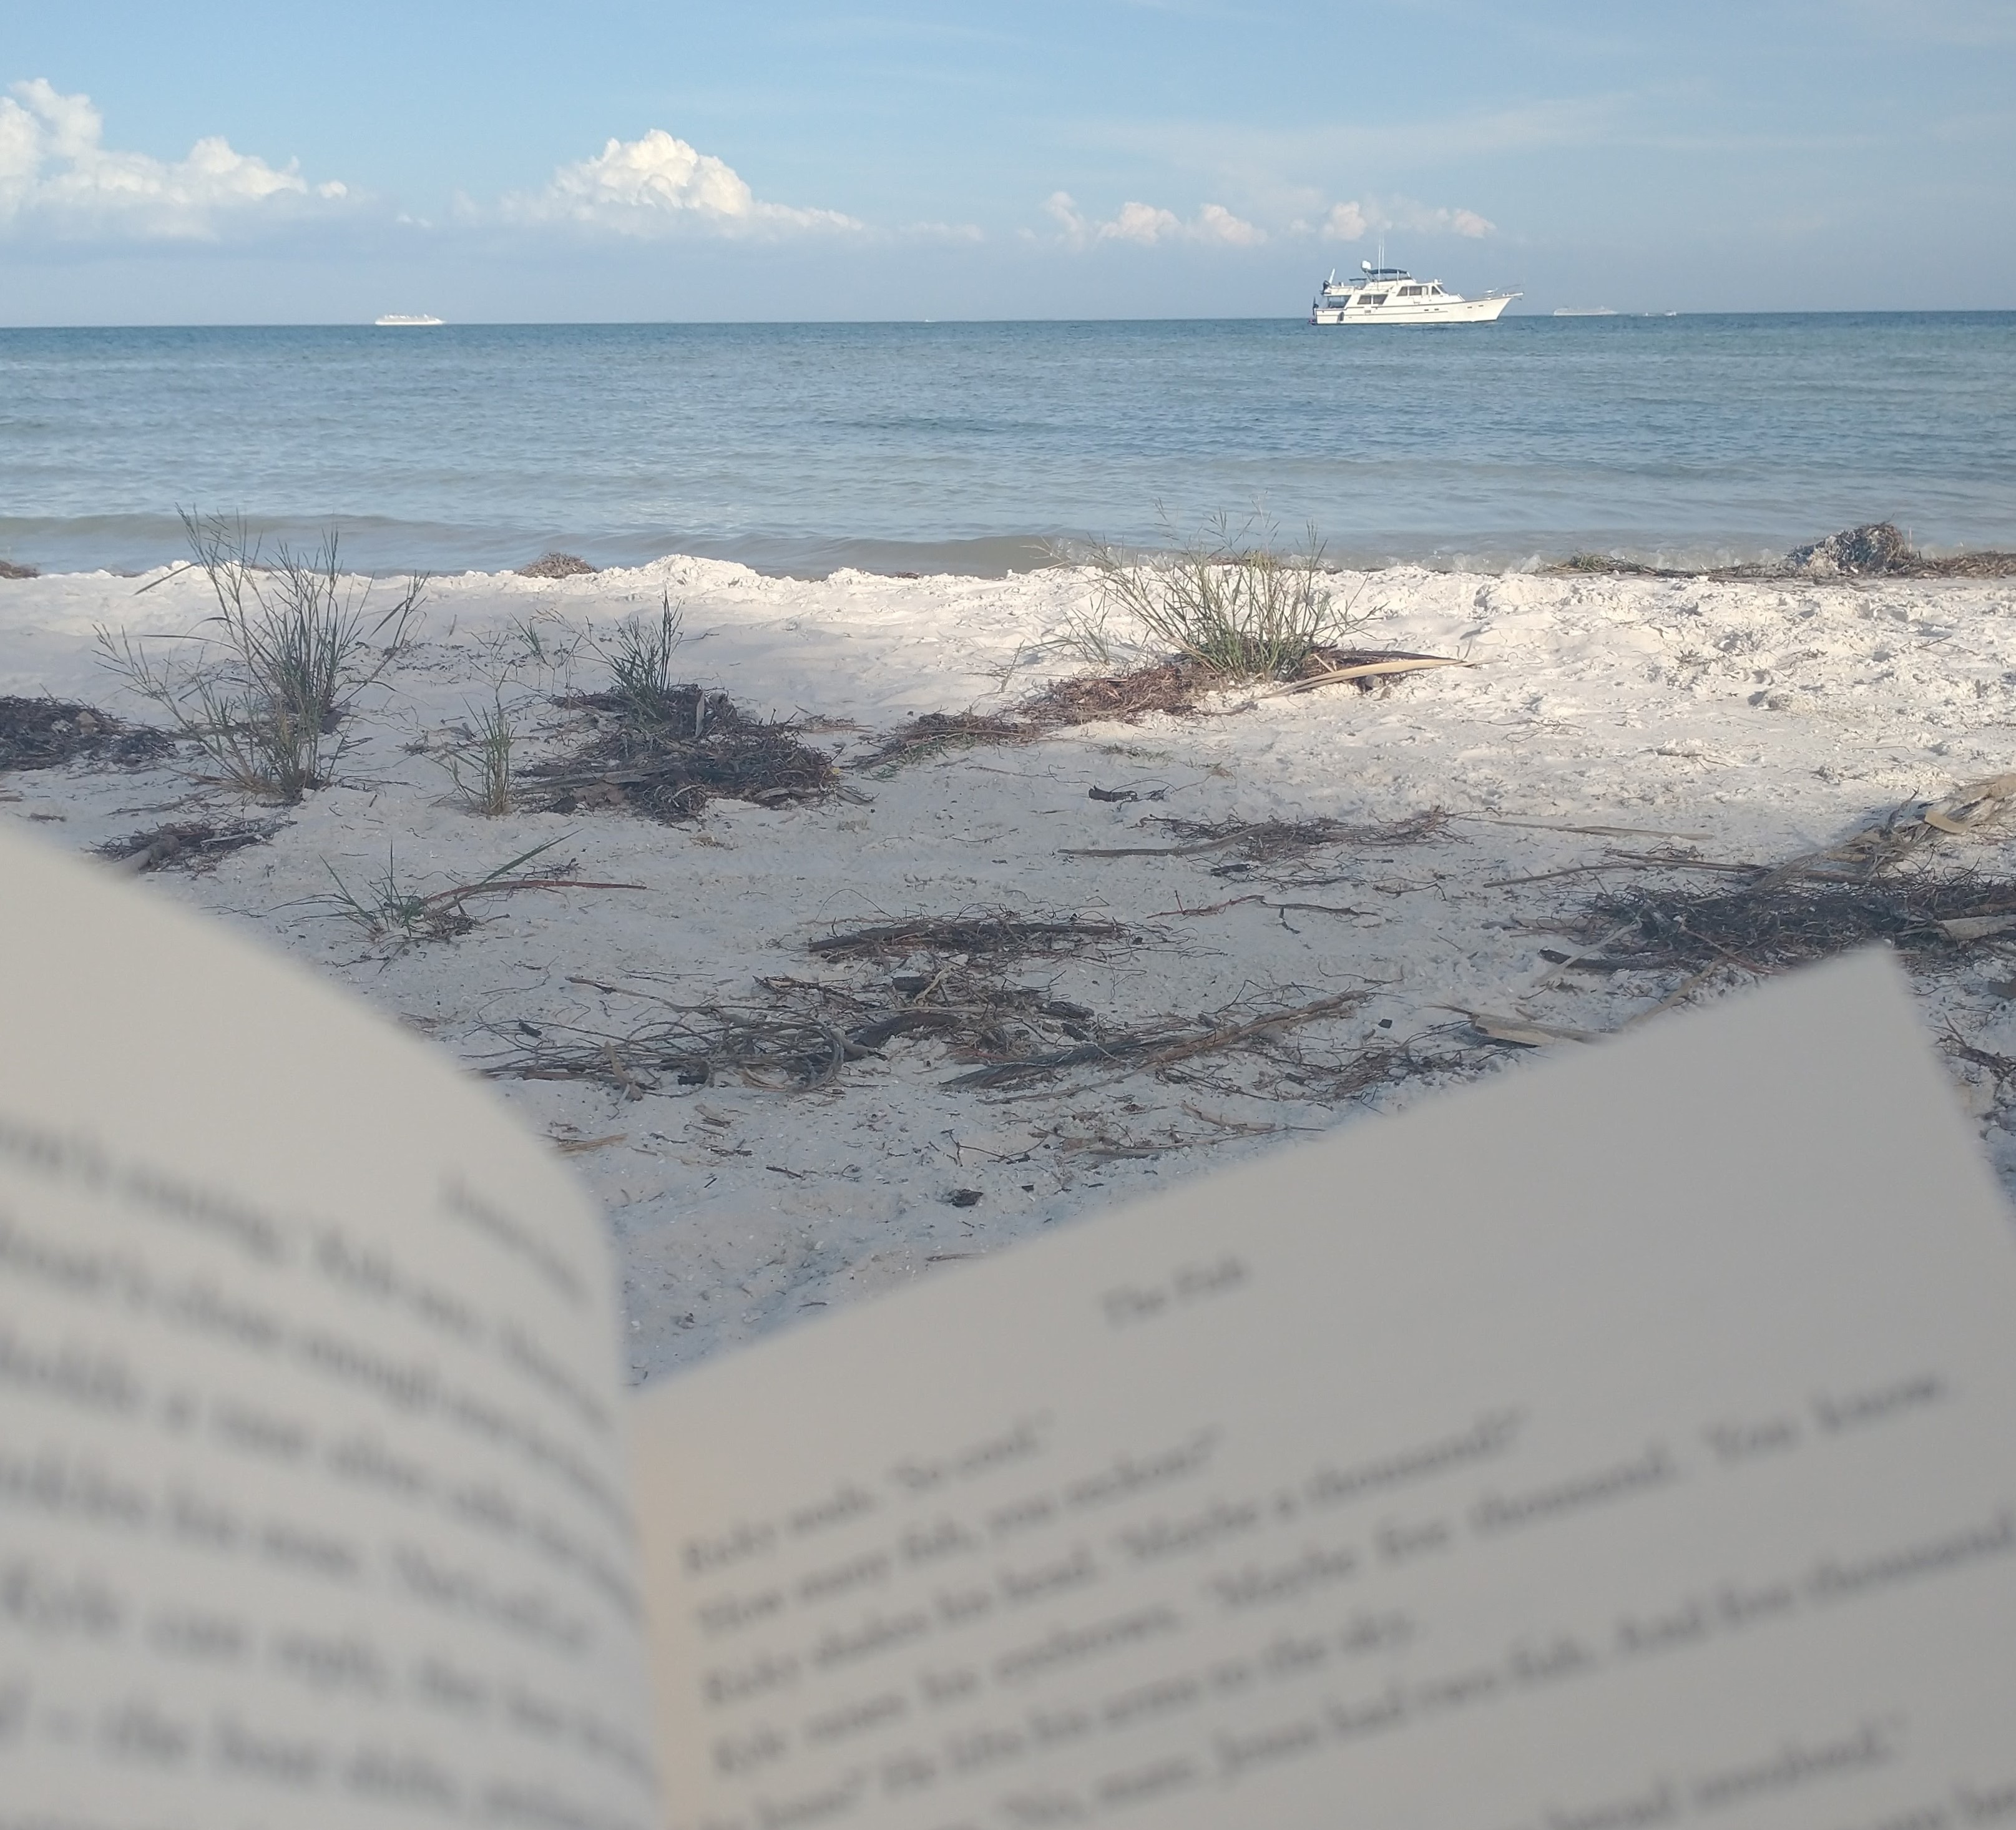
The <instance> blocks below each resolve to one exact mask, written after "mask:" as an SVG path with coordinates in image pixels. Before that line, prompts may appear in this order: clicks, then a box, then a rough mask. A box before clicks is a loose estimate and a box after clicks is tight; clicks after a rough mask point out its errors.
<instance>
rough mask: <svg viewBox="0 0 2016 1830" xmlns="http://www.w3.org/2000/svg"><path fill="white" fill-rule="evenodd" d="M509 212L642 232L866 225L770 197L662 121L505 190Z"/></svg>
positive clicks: (767, 231) (771, 231)
mask: <svg viewBox="0 0 2016 1830" xmlns="http://www.w3.org/2000/svg"><path fill="white" fill-rule="evenodd" d="M504 213H505V214H506V216H508V217H510V218H514V219H515V220H517V221H519V222H565V223H573V224H576V225H580V226H581V227H583V228H588V229H604V230H607V231H608V232H610V233H613V234H616V235H627V236H660V235H664V234H668V233H671V232H677V231H679V230H682V229H685V230H689V231H690V230H694V229H697V230H699V231H700V232H704V233H712V234H715V235H729V236H733V235H772V236H774V235H781V234H794V233H801V232H804V231H806V230H808V229H826V230H854V229H859V228H861V227H862V225H861V224H860V223H859V222H856V221H855V219H854V218H852V217H851V216H843V215H842V214H840V212H839V211H837V210H801V209H797V208H794V207H792V206H791V205H790V204H771V203H765V202H764V201H763V200H761V199H760V198H758V196H756V194H755V193H754V192H753V191H751V189H750V188H749V186H748V183H747V181H746V180H745V179H744V178H743V177H742V175H740V173H739V172H737V171H736V170H735V168H733V166H732V165H729V164H727V163H726V161H725V160H721V159H717V158H716V157H715V156H714V155H713V154H712V153H703V152H700V150H698V149H697V148H695V147H693V146H689V145H687V143H686V142H685V141H684V140H682V139H675V138H674V136H673V135H671V134H668V133H667V132H666V131H665V130H664V128H661V127H654V128H652V129H651V131H650V132H649V133H647V134H646V135H644V136H643V139H635V140H611V141H610V142H609V143H608V144H607V146H604V147H603V149H602V150H601V151H600V152H599V153H597V154H596V156H595V157H593V158H592V159H583V160H578V162H577V163H575V164H572V165H563V166H561V167H560V169H559V170H558V171H556V172H555V173H554V174H553V180H552V182H550V183H549V184H548V185H547V186H546V188H545V189H544V190H542V191H538V192H536V193H533V194H532V195H531V196H522V195H521V196H513V197H507V198H506V200H505V203H504Z"/></svg>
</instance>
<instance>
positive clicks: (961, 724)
mask: <svg viewBox="0 0 2016 1830" xmlns="http://www.w3.org/2000/svg"><path fill="white" fill-rule="evenodd" d="M1456 665H1460V663H1458V662H1456V661H1449V660H1446V659H1445V658H1443V657H1440V656H1437V655H1428V654H1402V653H1401V652H1399V651H1398V650H1383V649H1369V648H1334V647H1319V648H1314V649H1312V650H1310V651H1309V656H1308V658H1307V659H1306V661H1305V662H1304V663H1303V665H1302V668H1301V673H1300V675H1299V676H1293V675H1291V676H1290V677H1289V678H1287V679H1286V680H1285V681H1283V683H1280V685H1278V686H1276V687H1275V689H1274V690H1276V691H1277V692H1280V691H1287V692H1305V691H1309V690H1312V689H1313V688H1315V687H1318V686H1330V685H1349V686H1355V687H1356V688H1357V689H1358V690H1359V691H1361V692H1365V693H1370V692H1371V691H1372V690H1373V689H1374V688H1376V687H1377V686H1378V685H1379V684H1380V682H1381V679H1382V678H1384V677H1386V676H1388V675H1391V674H1395V673H1402V672H1416V671H1419V670H1421V669H1425V668H1436V667H1454V666H1456ZM1230 684H1232V683H1231V682H1230V681H1229V679H1227V678H1226V676H1225V675H1222V674H1220V673H1218V672H1215V671H1214V670H1213V669H1212V668H1210V667H1208V666H1207V665H1205V664H1204V662H1202V661H1198V660H1196V659H1194V658H1193V657H1189V656H1181V657H1177V658H1175V659H1174V660H1170V661H1154V662H1152V663H1150V665H1147V666H1146V667H1138V668H1131V669H1129V671H1128V672H1124V673H1112V674H1079V675H1075V676H1073V677H1072V678H1071V679H1061V680H1057V681H1054V682H1053V683H1051V684H1050V685H1049V686H1046V687H1044V688H1043V689H1042V691H1041V692H1039V693H1035V695H1034V696H1033V697H1030V698H1028V699H1025V700H1024V701H1022V702H1021V704H1019V705H1017V706H1016V707H1015V708H1013V710H1012V711H1007V712H948V711H927V712H925V713H923V715H921V716H920V717H917V718H914V719H912V720H911V721H910V722H909V723H908V724H906V725H902V726H898V728H897V729H895V730H894V731H891V733H889V735H888V736H887V737H886V738H885V739H884V740H883V742H882V743H881V744H880V746H879V747H877V748H876V749H874V750H873V751H870V752H869V754H868V755H866V756H864V757H862V758H859V760H858V761H857V762H855V765H854V766H855V768H857V769H873V768H883V769H887V768H892V767H896V766H901V765H902V764H903V763H905V762H922V761H923V760H925V759H927V758H930V757H934V756H941V755H945V754H946V753H947V752H948V751H953V750H969V749H971V748H973V747H974V746H976V745H977V744H1028V743H1033V742H1035V740H1036V739H1037V738H1039V737H1046V736H1047V735H1049V733H1051V732H1052V731H1060V730H1067V729H1071V727H1073V726H1077V725H1082V724H1094V723H1114V724H1132V723H1133V722H1135V721H1136V720H1137V719H1141V718H1144V717H1146V716H1147V715H1149V714H1150V713H1151V712H1163V713H1166V714H1168V715H1170V716H1172V717H1183V716H1186V715H1189V714H1190V713H1193V712H1195V711H1197V710H1198V709H1199V708H1201V706H1202V704H1203V703H1204V700H1205V699H1206V698H1207V697H1209V695H1210V694H1211V693H1219V692H1222V691H1224V690H1226V687H1227V686H1229V685H1230Z"/></svg>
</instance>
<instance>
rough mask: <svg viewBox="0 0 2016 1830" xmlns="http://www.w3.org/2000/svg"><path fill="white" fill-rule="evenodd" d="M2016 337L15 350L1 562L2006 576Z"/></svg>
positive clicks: (1920, 331)
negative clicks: (1217, 537)
mask: <svg viewBox="0 0 2016 1830" xmlns="http://www.w3.org/2000/svg"><path fill="white" fill-rule="evenodd" d="M2012 475H2016V313H2007V312H1990V313H1935V314H1910V313H1894V314H1852V313H1839V314H1827V315H1791V314H1787V315H1768V316H1746V317H1713V316H1698V317H1681V318H1674V319H1667V318H1658V319H1635V318H1603V319H1553V318H1545V317H1535V318H1525V319H1517V318H1508V319H1505V320H1503V321H1502V322H1500V323H1499V324H1497V325H1495V326H1478V327H1463V328H1456V327H1449V328H1439V329H1420V328H1384V329H1377V330H1312V329H1310V328H1309V326H1306V325H1304V324H1302V323H1301V322H1294V321H1287V322H1276V321H1255V322H1111V323H1093V324H1070V323H1024V324H935V325H803V326H790V325H785V326H776V325H760V326H758V325H749V326H743V325H632V326H603V325H597V326H448V327H446V328H445V329H441V330H427V331H425V332H405V331H387V330H376V329H374V328H372V327H369V326H362V327H337V328H326V329H290V328H275V329H215V330H186V329H167V330H0V557H5V558H9V559H12V560H16V561H17V562H23V563H27V564H35V565H38V566H40V567H43V568H44V569H45V570H77V569H86V568H92V567H109V568H112V569H115V570H138V569H140V568H142V567H147V566H150V565H153V564H160V563H161V562H162V561H164V560H169V559H172V558H175V557H179V556H180V555H181V553H182V550H183V542H182V534H181V530H180V528H179V526H178V524H177V521H176V519H175V510H176V509H177V507H178V506H197V507H200V508H203V509H206V510H225V511H228V512H234V513H243V514H244V515H245V516H246V517H247V519H248V521H250V524H251V525H252V526H253V528H254V529H255V531H260V532H261V533H264V534H265V535H268V537H277V538H285V539H296V540H300V539H312V538H314V537H315V535H317V534H318V532H319V531H320V530H321V529H322V528H324V527H326V525H327V524H329V523H330V522H332V521H334V522H337V523H339V524H340V526H341V528H342V531H343V536H344V546H345V550H346V554H347V557H348V559H349V560H351V562H352V563H354V564H358V565H362V566H369V567H379V568H405V567H423V568H426V569H430V570H434V571H459V570H462V569H464V568H469V567H481V568H490V569H494V568H497V567H506V566H511V565H516V564H521V563H522V562H524V560H527V559H529V558H531V557H533V556H534V555H535V554H536V553H538V552H540V551H541V550H542V549H545V548H548V547H553V546H559V547H563V548H567V549H571V550H574V551H578V552H581V553H584V554H585V555H586V556H587V557H589V558H590V559H592V560H596V561H597V562H599V563H602V564H622V563H633V562H636V561H639V560H645V559H648V558H651V557H656V556H657V555H659V554H661V553H667V552H671V551H682V552H689V553H703V554H707V555H712V556H715V557H725V558H733V559H740V560H745V561H747V563H749V564H753V565H755V566H757V567H759V568H761V569H764V570H767V571H782V572H791V573H798V574H807V575H819V574H823V573H825V572H827V571H832V570H833V569H835V568H837V567H841V566H846V565H851V566H858V567H863V568H864V569H871V570H880V571H919V572H934V571H959V572H963V573H968V574H981V575H999V574H1000V573H1003V572H1005V571H1010V570H1019V569H1021V568H1024V567H1027V566H1029V565H1031V564H1035V563H1038V562H1039V560H1040V559H1041V557H1042V553H1043V550H1044V547H1043V543H1044V542H1046V541H1049V540H1056V539H1070V538H1073V537H1082V536H1084V535H1096V536H1100V537H1103V538H1108V539H1117V540H1121V541H1129V542H1152V541H1154V540H1156V539H1158V538H1159V537H1161V534H1162V531H1163V526H1164V524H1165V522H1166V523H1167V524H1168V525H1169V526H1172V527H1173V528H1175V530H1176V531H1179V532H1185V531H1190V530H1191V529H1193V528H1195V527H1196V525H1197V524H1198V523H1199V521H1201V520H1202V518H1203V517H1206V516H1208V515H1210V514H1211V513H1223V512H1229V513H1233V514H1234V515H1235V516H1239V515H1243V514H1244V512H1245V511H1246V510H1247V509H1249V508H1250V507H1251V506H1254V505H1255V504H1259V505H1261V506H1263V507H1264V509H1265V511H1266V512H1267V513H1269V514H1270V515H1271V516H1273V517H1275V518H1276V519H1277V520H1278V521H1280V523H1281V524H1283V527H1284V528H1286V529H1287V530H1288V531H1290V532H1291V533H1295V532H1298V531H1299V530H1300V529H1301V527H1302V525H1303V524H1305V523H1313V524H1315V525H1316V527H1317V528H1319V530H1320V531H1321V532H1322V534H1323V537H1324V538H1325V539H1326V540H1327V542H1328V545H1329V549H1330V552H1331V553H1332V554H1333V555H1334V556H1335V557H1337V558H1338V559H1340V560H1350V561H1359V562H1366V561H1384V560H1394V559H1402V560H1424V561H1427V562H1429V563H1431V564H1443V565H1448V564H1457V563H1461V564H1468V565H1471V566H1477V567H1488V568H1496V567H1504V566H1508V565H1516V564H1520V563H1521V562H1522V561H1524V560H1527V559H1528V558H1530V557H1533V556H1535V555H1536V554H1540V555H1551V556H1563V555H1565V554H1567V553H1571V552H1574V551H1576V550H1579V549H1601V550H1604V551H1615V552H1618V553H1624V554H1626V555H1628V556H1630V557H1636V558H1640V559H1649V560H1655V561H1661V562H1664V563H1669V564H1680V563H1715V562H1719V561H1726V560H1738V559H1751V558H1756V557H1762V556H1765V555H1767V554H1775V553H1782V552H1783V551H1784V549H1786V548H1787V546H1791V545H1792V544H1794V543H1795V542H1798V541H1800V540H1803V539H1811V538H1813V536H1814V535H1818V534H1822V533H1825V532H1827V531H1831V530H1832V529H1834V528H1839V527H1842V526H1846V525H1849V524H1853V523H1856V522H1859V521H1870V520H1875V519H1879V518H1887V519H1891V520H1894V521H1897V522H1899V524H1902V525H1903V526H1905V527H1906V528H1909V529H1910V530H1911V531H1912V532H1913V535H1915V537H1916V538H1917V540H1918V541H1919V542H1921V544H1923V545H1925V546H1928V547H1931V548H1932V549H1944V548H1952V547H1957V546H2003V547H2009V546H2016V496H2012V492H2011V489H2010V488H2009V479H2010V477H2011V476H2012Z"/></svg>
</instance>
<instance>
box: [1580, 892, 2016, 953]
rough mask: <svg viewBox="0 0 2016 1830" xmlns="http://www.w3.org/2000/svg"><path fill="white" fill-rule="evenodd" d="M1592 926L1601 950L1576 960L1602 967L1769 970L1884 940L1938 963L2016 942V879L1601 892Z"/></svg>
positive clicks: (1590, 934)
mask: <svg viewBox="0 0 2016 1830" xmlns="http://www.w3.org/2000/svg"><path fill="white" fill-rule="evenodd" d="M2004 918H2007V926H2004V925H2003V922H2004ZM1619 930H1622V932H1621V933H1620V932H1618V931H1619ZM1583 931H1584V934H1585V936H1586V938H1589V939H1592V940H1599V941H1600V942H1603V943H1604V945H1603V949H1602V952H1601V953H1600V956H1598V957H1597V959H1596V960H1575V961H1572V962H1569V963H1570V964H1575V965H1576V966H1579V967H1582V968H1584V969H1592V968H1593V969H1595V970H1599V971H1623V970H1648V971H1649V970H1653V969H1659V970H1666V969H1671V968H1674V967H1683V968H1687V969H1690V970H1691V969H1696V968H1699V967H1706V966H1710V965H1712V964H1716V963H1717V962H1719V961H1723V962H1726V963H1728V964H1732V965H1735V966H1740V967H1744V968H1745V969H1746V970H1748V971H1752V972H1756V973H1765V972H1770V971H1777V970H1778V969H1779V968H1780V967H1786V966H1790V965H1794V964H1798V963H1799V962H1800V961H1802V960H1817V959H1821V958H1824V957H1826V956H1828V955H1830V954H1833V953H1844V952H1846V951H1847V950H1848V949H1850V948H1852V947H1858V946H1870V945H1871V944H1874V943H1877V942H1881V943H1886V944H1888V945H1889V946H1893V947H1895V948H1896V949H1899V951H1900V952H1902V953H1906V954H1907V955H1910V956H1915V957H1917V958H1918V959H1920V960H1922V961H1924V962H1925V963H1928V964H1931V963H1934V962H1936V961H1938V960H1942V959H1944V960H1951V959H1954V958H1957V956H1959V954H1960V953H1961V952H1962V951H1963V950H1964V949H1968V948H1971V947H1976V946H1998V947H2003V946H2011V945H2016V879H2012V878H2007V877H1985V876H1979V875H1975V874H1963V875H1957V876H1935V875H1933V874H1931V873H1930V872H1929V871H1926V870H1913V871H1910V872H1908V873H1903V872H1893V873H1891V874H1888V875H1885V876H1884V877H1878V878H1875V879H1873V880H1871V881H1863V882H1840V881H1828V880H1826V879H1824V878H1822V879H1815V878H1813V877H1805V878H1794V879H1787V878H1785V877H1783V875H1782V874H1780V873H1779V872H1773V873H1771V874H1769V875H1767V876H1764V877H1759V880H1758V881H1757V882H1756V883H1755V884H1748V885H1746V886H1744V888H1741V889H1735V890H1723V891H1708V892H1698V893H1690V892H1684V891H1640V892H1636V893H1633V894H1627V895H1607V896H1600V897H1598V898H1597V899H1595V900H1594V901H1593V902H1591V903H1590V904H1589V908H1588V910H1586V914H1585V918H1584V922H1583Z"/></svg>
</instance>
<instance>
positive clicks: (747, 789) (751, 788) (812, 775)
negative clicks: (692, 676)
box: [523, 685, 834, 822]
mask: <svg viewBox="0 0 2016 1830" xmlns="http://www.w3.org/2000/svg"><path fill="white" fill-rule="evenodd" d="M560 703H561V705H562V707H563V709H565V710H567V711H575V712H578V713H580V714H581V715H583V716H584V717H585V719H587V721H588V723H589V727H590V731H591V735H590V736H589V738H588V740H587V741H586V742H585V744H581V747H579V748H578V749H577V750H576V751H574V754H573V755H571V756H567V757H565V758H561V759H560V760H559V761H557V762H543V763H536V764H534V765H532V766H531V767H529V768H527V769H525V770H524V772H523V777H524V780H526V781H527V782H528V783H530V782H533V781H537V782H538V783H539V784H541V785H542V789H543V791H544V795H545V799H544V805H545V806H546V807H548V808H549V809H551V810H552V811H553V812H558V813H572V812H576V811H578V810H579V809H584V808H592V807H614V806H625V805H627V806H628V807H631V808H632V809H635V811H636V812H639V813H643V814H645V815H647V816H649V817H650V818H652V819H653V820H664V821H667V822H674V821H678V820H691V819H693V818H694V817H695V816H697V815H698V814H699V813H700V811H701V809H704V807H705V806H706V805H707V802H709V801H711V800H715V799H728V800H739V801H752V802H755V803H756V804H757V805H759V806H765V807H775V806H780V805H787V804H788V803H790V802H798V801H810V800H815V799H817V798H819V797H820V796H821V795H823V794H826V793H828V792H830V791H832V789H833V786H834V777H833V764H832V762H831V761H830V759H829V758H827V757H826V756H825V755H823V753H821V752H820V751H817V750H814V749H812V748H809V747H808V746H806V745H805V744H801V743H800V742H799V741H798V740H797V736H796V735H795V734H794V726H790V725H789V724H773V723H770V722H767V721H765V720H763V719H755V718H752V717H751V716H750V715H748V714H747V712H745V711H743V710H742V708H740V707H739V706H737V705H736V704H735V703H734V701H732V700H731V699H730V698H729V697H728V695H727V694H726V693H711V692H709V691H707V690H706V689H705V688H704V687H702V686H695V685H686V686H674V687H671V689H669V690H668V691H667V692H665V693H663V694H662V695H660V696H659V697H657V699H655V700H654V701H653V703H652V705H651V708H650V713H649V715H644V714H643V713H642V712H640V711H639V705H638V702H637V701H636V700H635V698H634V697H631V696H628V695H625V694H623V693H582V694H578V695H576V696H574V697H571V698H568V699H565V700H563V701H561V702H560Z"/></svg>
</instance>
